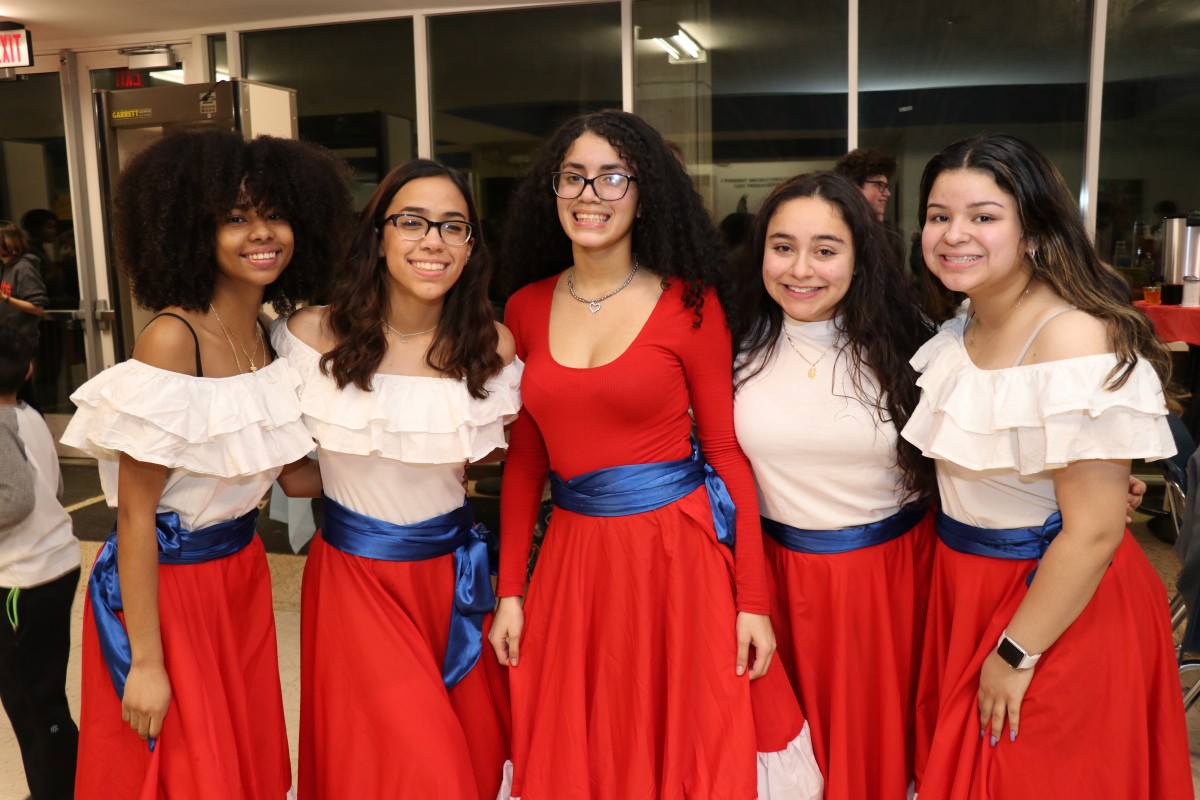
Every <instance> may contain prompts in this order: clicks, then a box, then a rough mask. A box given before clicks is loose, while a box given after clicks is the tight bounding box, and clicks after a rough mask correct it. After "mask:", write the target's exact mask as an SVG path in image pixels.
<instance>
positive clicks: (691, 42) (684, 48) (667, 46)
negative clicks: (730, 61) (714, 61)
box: [650, 26, 708, 64]
mask: <svg viewBox="0 0 1200 800" xmlns="http://www.w3.org/2000/svg"><path fill="white" fill-rule="evenodd" d="M650 41H652V42H654V43H655V44H656V45H658V46H659V47H661V48H662V49H663V51H664V52H665V53H666V54H667V62H668V63H670V64H704V63H706V62H707V61H708V51H706V50H705V49H704V48H703V47H702V46H701V45H700V43H699V42H697V41H696V40H695V38H693V37H692V36H691V35H690V34H688V32H687V31H685V30H684V29H683V28H680V27H678V26H676V28H675V33H674V34H672V35H670V36H655V37H653V38H652V39H651V40H650Z"/></svg>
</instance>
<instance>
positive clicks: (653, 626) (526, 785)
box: [509, 487, 798, 800]
mask: <svg viewBox="0 0 1200 800" xmlns="http://www.w3.org/2000/svg"><path fill="white" fill-rule="evenodd" d="M732 575H733V557H732V554H731V553H730V551H729V549H728V548H727V547H725V546H724V545H722V544H720V543H719V542H718V541H717V539H716V534H715V533H714V531H713V523H712V511H711V509H710V507H709V502H708V496H707V494H706V492H705V490H704V488H703V487H700V488H699V489H697V490H696V491H694V492H692V493H691V494H689V495H688V496H686V497H684V498H682V499H680V500H678V501H676V502H674V503H672V504H670V505H667V506H664V507H662V508H659V509H655V510H653V511H647V512H645V513H641V514H634V515H630V516H624V517H589V516H583V515H580V514H575V513H572V512H570V511H566V510H564V509H561V508H556V509H555V510H554V515H553V517H552V519H551V523H550V529H549V531H548V532H547V534H546V539H545V542H544V544H543V546H542V550H541V554H540V555H539V557H538V563H537V569H536V570H535V571H534V575H533V581H532V582H531V584H530V586H529V590H528V593H527V595H526V599H525V626H524V629H523V633H522V637H521V653H520V663H519V664H518V666H516V667H515V668H511V669H510V670H509V672H510V681H511V685H512V698H513V765H514V776H513V796H514V797H520V798H522V800H548V799H549V800H565V799H566V798H570V800H618V799H619V800H630V798H639V799H640V800H641V799H645V800H648V799H650V798H663V799H664V800H666V799H678V800H683V798H691V799H692V800H694V799H695V798H705V800H753V798H754V797H755V796H756V794H757V787H756V780H757V779H756V755H755V730H754V719H753V715H752V712H751V704H750V681H749V679H748V678H747V677H746V676H741V677H739V676H738V675H737V674H736V672H735V668H736V661H737V636H736V633H735V622H736V617H737V610H736V607H735V605H734V585H733V577H732ZM795 733H798V729H797V731H795V732H793V735H795Z"/></svg>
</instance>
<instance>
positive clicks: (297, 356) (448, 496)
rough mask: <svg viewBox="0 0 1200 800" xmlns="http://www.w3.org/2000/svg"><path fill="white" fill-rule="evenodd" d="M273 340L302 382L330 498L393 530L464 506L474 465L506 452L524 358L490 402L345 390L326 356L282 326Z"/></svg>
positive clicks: (412, 385) (430, 388) (403, 385)
mask: <svg viewBox="0 0 1200 800" xmlns="http://www.w3.org/2000/svg"><path fill="white" fill-rule="evenodd" d="M271 342H272V344H274V346H275V349H276V351H277V352H278V353H279V354H280V355H281V356H283V357H284V358H286V359H287V362H288V364H289V367H290V369H292V370H293V371H294V372H295V374H296V375H297V380H298V383H299V385H300V407H301V410H302V414H303V420H304V424H305V425H306V426H307V427H308V431H309V432H310V434H311V435H312V438H313V439H314V440H316V442H317V445H318V455H319V462H320V465H321V479H322V482H323V484H324V491H325V494H327V495H328V496H329V497H331V498H333V499H334V500H336V501H337V502H339V503H341V504H342V505H344V506H346V507H348V508H352V509H354V510H355V511H358V512H360V513H363V514H367V515H369V516H372V517H375V518H377V519H382V520H386V521H388V522H394V523H396V524H400V525H405V524H409V523H413V522H420V521H421V520H425V519H429V518H431V517H436V516H439V515H441V514H444V513H446V512H447V511H452V510H454V509H456V508H458V507H459V506H461V505H462V502H463V485H462V481H463V473H464V470H465V468H466V464H467V463H468V462H471V461H477V460H479V459H481V458H484V457H485V456H487V455H488V454H489V453H491V452H492V451H494V450H496V449H499V448H505V447H507V442H506V440H505V436H504V426H505V425H506V424H508V423H509V422H511V421H512V420H513V419H515V418H516V416H517V412H518V411H519V410H520V408H521V393H520V384H521V373H522V371H523V369H524V364H522V362H521V361H520V360H519V359H514V361H513V362H512V363H511V364H509V365H508V366H506V367H505V368H504V369H503V370H501V371H500V372H499V373H498V374H497V375H495V376H494V377H492V378H491V379H490V380H489V381H488V382H487V383H486V384H485V388H486V389H487V392H488V395H487V397H485V398H482V399H480V398H476V397H472V396H471V393H470V392H469V391H467V384H466V382H465V381H461V380H456V379H453V378H438V377H421V376H410V375H389V374H380V373H377V374H376V375H375V376H374V377H373V379H372V382H371V391H369V392H364V391H363V390H362V389H359V388H358V387H357V386H354V385H353V384H351V385H348V386H346V387H344V388H341V389H339V388H338V386H337V382H336V381H334V379H333V378H332V377H331V376H329V375H327V374H325V373H324V372H322V371H321V366H320V360H321V354H320V353H318V352H317V351H316V350H314V349H313V348H311V347H309V346H308V345H307V344H305V343H304V342H302V341H301V340H300V339H298V338H297V337H296V336H295V334H293V333H292V332H291V331H289V330H288V328H287V324H286V323H285V322H284V321H282V320H281V321H278V322H276V323H275V324H274V325H273V326H272V328H271Z"/></svg>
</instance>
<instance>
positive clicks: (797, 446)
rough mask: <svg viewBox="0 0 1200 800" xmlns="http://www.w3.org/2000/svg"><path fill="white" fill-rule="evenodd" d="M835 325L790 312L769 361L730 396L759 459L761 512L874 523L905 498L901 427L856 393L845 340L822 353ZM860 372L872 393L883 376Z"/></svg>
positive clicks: (810, 524) (819, 523) (743, 440)
mask: <svg viewBox="0 0 1200 800" xmlns="http://www.w3.org/2000/svg"><path fill="white" fill-rule="evenodd" d="M836 333H837V329H836V328H835V327H834V322H833V320H828V321H824V322H796V321H794V320H789V319H786V318H785V320H784V327H783V330H782V331H781V332H780V335H779V339H778V340H777V341H776V343H775V349H774V352H773V353H771V354H770V355H769V356H768V357H767V363H766V365H765V366H764V367H763V370H762V371H761V372H759V373H758V374H757V375H755V376H754V377H753V378H751V379H750V380H749V381H748V382H747V383H746V384H745V385H744V386H742V388H741V389H739V390H738V393H737V395H736V396H735V398H734V424H735V425H736V428H737V437H738V442H739V443H740V444H741V446H742V450H743V451H745V453H746V456H747V457H748V458H749V459H750V465H751V466H752V467H753V468H754V478H755V483H756V484H757V486H758V502H759V505H760V507H761V509H762V514H763V516H765V517H767V518H768V519H773V520H775V521H777V522H782V523H784V524H786V525H791V526H793V527H796V528H806V529H815V530H836V529H839V528H847V527H851V526H854V525H864V524H867V523H870V522H877V521H879V520H881V519H885V518H887V517H889V516H891V515H892V514H895V513H896V512H897V511H898V510H899V507H900V504H901V502H902V500H903V487H902V486H901V485H900V472H899V470H898V469H897V468H896V438H897V433H896V428H895V426H894V425H893V424H892V423H891V422H882V421H881V420H880V419H879V414H878V412H877V411H876V409H875V408H874V405H873V404H866V403H864V402H863V401H862V400H861V399H860V397H859V396H858V393H857V392H856V391H855V389H854V385H853V381H852V380H851V377H850V371H849V362H850V359H849V356H848V355H847V354H845V353H844V352H843V349H842V347H841V346H839V347H837V348H835V349H834V350H831V351H830V352H828V353H826V355H825V356H824V357H823V358H820V356H821V353H823V352H825V351H826V348H828V347H830V346H831V345H832V344H833V339H834V336H835V335H836ZM788 335H790V336H791V337H792V340H793V341H794V342H795V343H796V347H798V348H799V349H800V352H801V353H803V354H804V357H806V358H807V359H808V361H805V360H804V358H802V357H801V356H800V355H799V354H798V353H796V352H795V350H793V348H792V345H791V344H789V343H788V340H787V338H786V337H787V336H788ZM818 358H820V360H818ZM813 361H816V366H815V369H816V375H815V377H814V378H812V379H811V380H810V379H809V377H808V372H809V369H810V368H811V367H813V365H812V363H811V362H813ZM864 377H865V378H866V383H865V385H864V387H863V389H864V390H865V391H866V392H867V394H868V397H869V398H873V397H875V396H876V395H877V394H878V393H879V387H878V384H876V383H875V380H874V376H872V375H870V374H869V373H868V374H867V375H866V376H864Z"/></svg>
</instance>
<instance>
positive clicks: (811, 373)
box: [783, 330, 841, 381]
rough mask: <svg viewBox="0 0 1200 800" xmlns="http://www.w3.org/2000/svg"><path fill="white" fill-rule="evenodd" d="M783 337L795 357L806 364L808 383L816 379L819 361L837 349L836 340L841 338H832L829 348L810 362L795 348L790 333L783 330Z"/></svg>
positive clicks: (839, 336) (839, 335)
mask: <svg viewBox="0 0 1200 800" xmlns="http://www.w3.org/2000/svg"><path fill="white" fill-rule="evenodd" d="M783 335H784V337H785V338H787V341H788V344H790V345H791V346H792V349H793V350H795V351H796V355H798V356H800V357H801V358H802V359H804V363H805V364H808V379H809V380H810V381H811V380H813V379H814V378H816V377H817V364H820V363H821V359H823V358H825V356H827V355H829V351H830V350H832V349H833V348H835V347H837V344H838V340H839V339H840V338H841V334H838V335H837V336H834V337H833V341H832V342H830V343H829V347H826V348H825V350H824V351H823V352H822V353H821V355H819V356H817V360H816V361H810V360H809V359H808V357H807V356H805V355H804V353H801V352H800V348H799V347H797V346H796V342H795V340H794V339H792V335H791V334H790V333H788V332H787V331H786V330H785V331H784V332H783Z"/></svg>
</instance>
